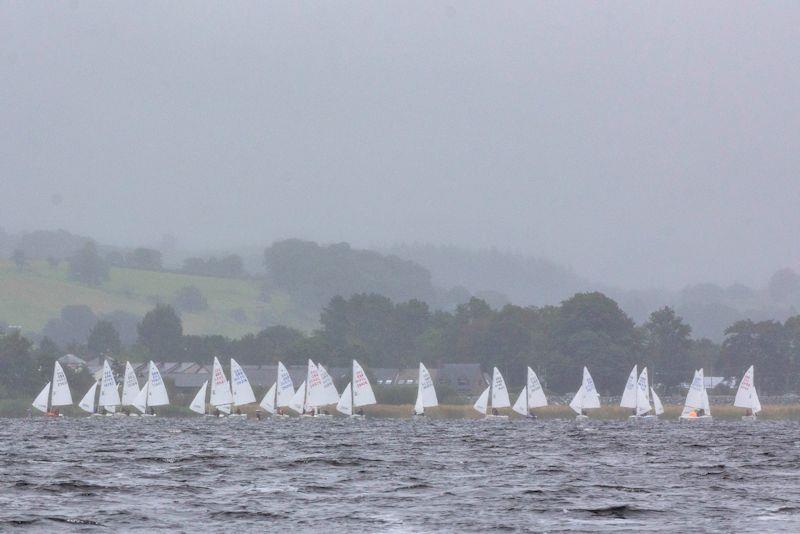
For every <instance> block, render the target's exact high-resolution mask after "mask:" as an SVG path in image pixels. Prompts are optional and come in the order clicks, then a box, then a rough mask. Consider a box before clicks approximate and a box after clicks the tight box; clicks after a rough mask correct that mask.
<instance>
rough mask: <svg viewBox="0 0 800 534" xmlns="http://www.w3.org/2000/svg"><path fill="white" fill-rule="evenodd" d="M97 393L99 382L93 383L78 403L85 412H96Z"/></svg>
mask: <svg viewBox="0 0 800 534" xmlns="http://www.w3.org/2000/svg"><path fill="white" fill-rule="evenodd" d="M96 393H97V382H95V383H94V384H92V387H90V388H89V391H87V392H86V395H84V396H83V398H82V399H81V401H80V402H79V403H78V408H80V409H81V410H83V411H84V412H89V413H94V396H95V394H96Z"/></svg>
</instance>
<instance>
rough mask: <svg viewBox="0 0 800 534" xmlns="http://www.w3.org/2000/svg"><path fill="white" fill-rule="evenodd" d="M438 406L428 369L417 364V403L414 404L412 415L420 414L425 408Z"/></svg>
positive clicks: (421, 364)
mask: <svg viewBox="0 0 800 534" xmlns="http://www.w3.org/2000/svg"><path fill="white" fill-rule="evenodd" d="M433 406H439V399H437V398H436V388H435V387H434V385H433V378H431V374H430V373H429V372H428V369H427V368H426V367H425V365H423V363H422V362H420V363H419V380H418V381H417V401H416V402H415V403H414V413H418V414H421V413H423V412H424V411H425V408H431V407H433Z"/></svg>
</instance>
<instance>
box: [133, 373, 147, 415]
mask: <svg viewBox="0 0 800 534" xmlns="http://www.w3.org/2000/svg"><path fill="white" fill-rule="evenodd" d="M149 390H150V381H149V380H148V381H147V382H145V383H144V386H142V389H141V390H139V394H138V395H136V398H135V399H133V407H134V408H136V409H137V410H139V411H140V412H141V413H144V412H146V411H147V392H148V391H149Z"/></svg>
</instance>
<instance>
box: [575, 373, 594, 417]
mask: <svg viewBox="0 0 800 534" xmlns="http://www.w3.org/2000/svg"><path fill="white" fill-rule="evenodd" d="M569 406H570V408H572V409H573V410H574V411H575V412H576V413H578V414H581V413H583V410H586V409H591V408H599V407H600V395H599V394H598V393H597V390H596V389H595V387H594V380H592V375H590V374H589V369H587V368H586V367H584V368H583V382H582V383H581V387H580V389H578V392H577V393H575V397H573V399H572V402H570V403H569Z"/></svg>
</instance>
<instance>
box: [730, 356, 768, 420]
mask: <svg viewBox="0 0 800 534" xmlns="http://www.w3.org/2000/svg"><path fill="white" fill-rule="evenodd" d="M733 405H734V406H736V407H738V408H747V409H749V410H751V411H752V412H753V413H754V414H756V413H758V412H760V411H761V402H760V401H759V400H758V393H756V386H755V383H754V382H753V366H752V365H751V366H750V368H749V369H748V370H747V372H746V373H745V374H744V376H743V377H742V380H741V381H740V382H739V389H737V390H736V399H734V401H733Z"/></svg>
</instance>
